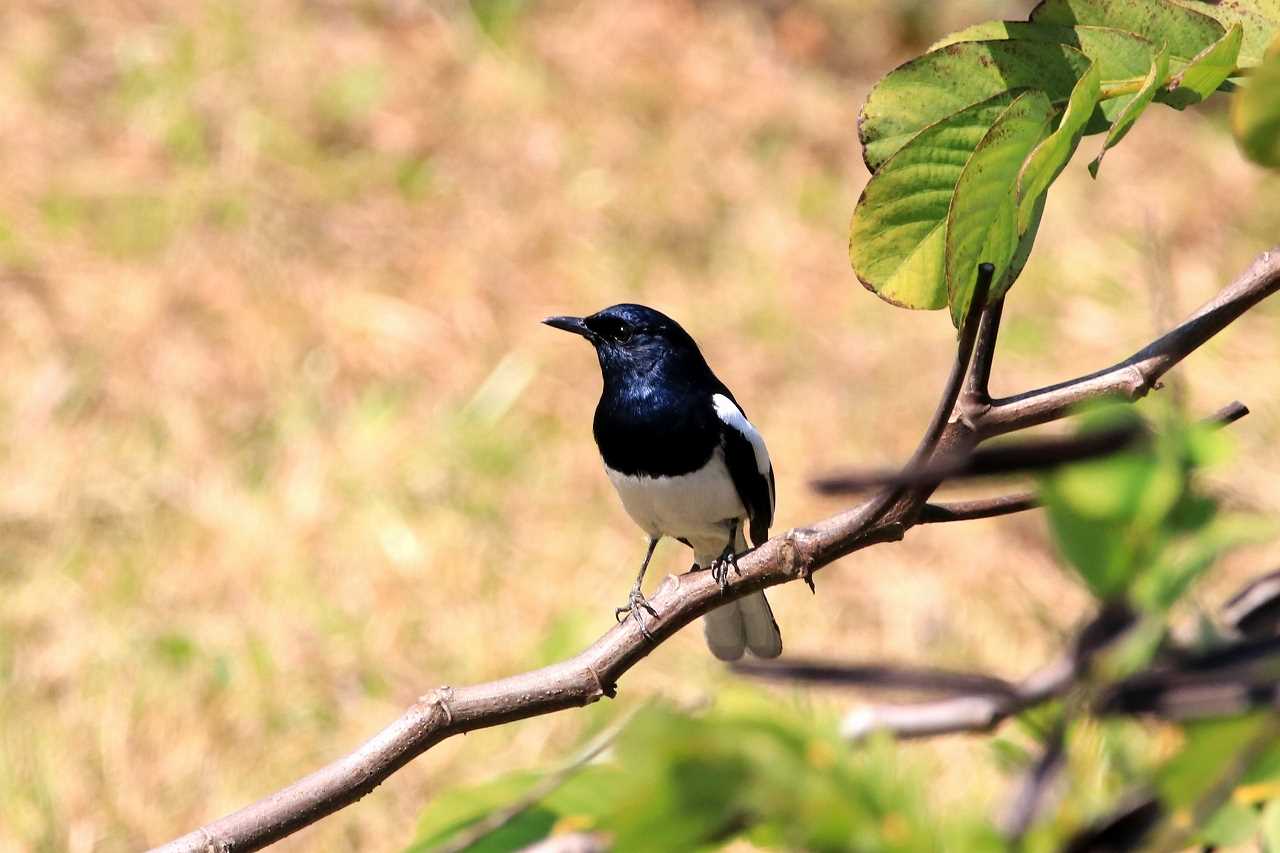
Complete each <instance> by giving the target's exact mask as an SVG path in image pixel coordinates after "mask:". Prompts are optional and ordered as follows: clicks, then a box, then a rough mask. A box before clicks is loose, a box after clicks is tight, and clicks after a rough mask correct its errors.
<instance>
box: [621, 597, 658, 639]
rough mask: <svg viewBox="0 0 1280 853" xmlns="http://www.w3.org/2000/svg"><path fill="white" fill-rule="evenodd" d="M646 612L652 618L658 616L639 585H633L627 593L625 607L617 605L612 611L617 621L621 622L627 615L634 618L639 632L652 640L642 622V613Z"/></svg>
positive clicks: (650, 634) (651, 635)
mask: <svg viewBox="0 0 1280 853" xmlns="http://www.w3.org/2000/svg"><path fill="white" fill-rule="evenodd" d="M646 612H648V614H649V615H650V616H652V617H653V618H654V619H657V618H658V611H656V610H654V609H653V605H652V604H650V603H649V602H648V601H647V600H645V597H644V595H643V594H642V593H641V592H640V587H638V586H637V587H633V588H632V589H631V592H630V594H629V595H627V604H626V606H625V607H619V608H617V609H615V610H614V611H613V618H614V619H617V620H618V622H622V621H623V620H624V619H626V618H627V617H628V616H629V617H631V618H632V619H634V620H635V623H636V626H637V627H639V628H640V633H641V634H643V635H644V638H645V639H646V640H652V639H653V634H652V633H650V631H649V629H648V628H646V627H645V624H644V614H645V613H646Z"/></svg>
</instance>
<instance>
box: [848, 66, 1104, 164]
mask: <svg viewBox="0 0 1280 853" xmlns="http://www.w3.org/2000/svg"><path fill="white" fill-rule="evenodd" d="M1089 63H1090V60H1089V58H1088V57H1087V56H1085V55H1084V54H1083V53H1081V52H1080V51H1078V50H1076V49H1075V48H1073V47H1068V46H1066V45H1062V44H1055V43H1049V42H1031V41H979V42H964V43H962V44H953V45H948V46H947V47H943V48H940V49H938V50H935V51H931V52H929V53H926V54H925V55H923V56H920V57H917V58H916V59H913V60H911V61H910V62H907V63H906V64H904V65H901V66H899V67H898V68H896V69H894V70H893V71H892V72H890V73H889V75H888V76H886V77H885V78H884V79H882V80H881V81H880V82H879V83H877V84H876V86H875V88H874V89H872V90H871V94H870V95H868V96H867V102H866V104H865V105H864V106H863V108H862V114H861V116H860V118H859V122H858V133H859V138H860V139H861V141H862V146H863V149H862V153H863V159H864V160H865V161H866V164H867V168H869V169H870V170H871V171H872V172H875V171H876V170H878V169H879V168H880V167H881V165H883V164H884V162H885V161H886V160H888V159H889V157H890V156H892V155H893V153H894V152H895V151H897V150H898V149H900V148H901V147H902V146H904V145H905V144H906V143H907V141H908V140H909V139H911V137H912V136H914V135H915V134H916V133H919V132H920V131H921V130H923V129H924V128H926V127H928V126H929V125H931V124H934V123H936V122H938V121H940V120H942V119H944V118H946V117H947V116H949V115H952V114H954V113H957V112H959V111H961V110H963V109H965V108H967V107H970V106H973V105H974V104H978V103H981V102H982V101H985V100H987V99H988V98H991V97H992V96H994V95H998V94H1000V93H1001V92H1007V91H1010V90H1014V89H1024V88H1025V89H1039V90H1041V91H1043V92H1044V93H1045V94H1046V95H1048V97H1049V99H1050V100H1051V101H1055V102H1056V101H1061V102H1065V101H1066V99H1067V97H1068V96H1069V95H1070V94H1071V90H1072V89H1073V88H1074V87H1075V83H1076V80H1078V79H1079V78H1080V77H1081V75H1083V74H1084V73H1085V72H1086V71H1088V70H1089Z"/></svg>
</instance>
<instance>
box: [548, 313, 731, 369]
mask: <svg viewBox="0 0 1280 853" xmlns="http://www.w3.org/2000/svg"><path fill="white" fill-rule="evenodd" d="M542 322H544V323H546V324H547V325H548V326H551V327H552V328H556V329H562V330H564V331H566V332H572V333H573V334H575V335H581V336H582V337H584V338H586V339H587V340H588V341H590V342H591V345H592V346H593V347H595V350H596V355H597V356H598V357H599V359H600V369H601V371H602V372H603V373H604V375H605V378H606V379H609V378H610V377H611V376H616V375H621V374H626V373H633V372H647V371H650V370H652V369H654V368H655V367H661V366H672V367H682V366H686V365H687V366H688V367H690V368H696V367H698V366H705V364H706V362H705V361H704V360H703V358H702V353H701V352H699V350H698V345H697V344H696V343H694V341H693V338H691V337H690V336H689V333H688V332H686V331H685V330H684V329H682V328H681V327H680V324H679V323H677V322H676V321H675V320H672V319H671V318H670V317H668V316H667V315H666V314H663V313H662V312H661V311H656V310H654V309H653V308H649V307H648V306H645V305H635V304H632V303H624V304H622V305H612V306H610V307H608V308H605V309H604V310H603V311H597V312H596V313H594V314H592V315H591V316H589V317H548V318H547V319H545V320H543V321H542Z"/></svg>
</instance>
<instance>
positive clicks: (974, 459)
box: [812, 425, 1146, 495]
mask: <svg viewBox="0 0 1280 853" xmlns="http://www.w3.org/2000/svg"><path fill="white" fill-rule="evenodd" d="M1145 434H1146V432H1145V430H1144V429H1142V428H1141V427H1139V426H1136V425H1133V426H1125V427H1119V428H1116V429H1107V430H1098V431H1096V432H1088V433H1083V434H1081V435H1074V436H1051V437H1046V438H1029V439H1025V440H1023V441H1019V442H1008V443H1005V444H1000V445H997V446H995V447H980V448H978V449H976V450H973V451H971V452H970V453H968V454H966V455H964V456H956V457H943V458H941V459H934V460H929V461H928V462H926V463H924V464H920V465H916V466H908V467H906V468H903V469H902V470H900V471H864V472H858V471H854V472H850V473H846V474H832V475H829V476H826V477H820V478H818V479H815V480H814V481H813V483H812V485H813V488H814V489H815V490H817V491H818V492H820V493H822V494H825V495H838V494H845V493H848V492H863V491H866V490H867V489H870V488H873V487H876V486H885V485H896V486H904V487H905V486H922V485H926V484H929V483H936V482H941V481H943V480H958V479H962V478H969V477H994V476H1000V475H1005V474H1024V473H1033V472H1036V471H1045V470H1048V469H1050V468H1056V467H1059V466H1061V465H1067V464H1070V463H1072V462H1080V461H1082V460H1085V459H1093V458H1096V457H1099V456H1109V455H1111V454H1112V453H1117V452H1119V451H1121V450H1124V449H1126V448H1128V447H1129V446H1131V445H1133V444H1134V443H1136V442H1137V441H1138V440H1139V439H1141V438H1143V437H1144V436H1145Z"/></svg>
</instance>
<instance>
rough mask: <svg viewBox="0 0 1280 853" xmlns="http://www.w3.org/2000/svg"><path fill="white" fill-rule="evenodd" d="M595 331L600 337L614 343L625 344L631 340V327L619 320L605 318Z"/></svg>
mask: <svg viewBox="0 0 1280 853" xmlns="http://www.w3.org/2000/svg"><path fill="white" fill-rule="evenodd" d="M597 332H598V333H599V335H600V336H601V337H602V338H606V339H607V340H610V341H614V342H615V343H620V344H625V343H626V342H627V341H629V340H631V334H632V330H631V327H630V326H628V325H627V324H626V323H623V322H622V321H620V320H606V321H604V322H603V323H600V324H599V326H598V327H597Z"/></svg>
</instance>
